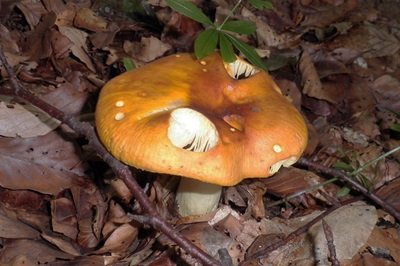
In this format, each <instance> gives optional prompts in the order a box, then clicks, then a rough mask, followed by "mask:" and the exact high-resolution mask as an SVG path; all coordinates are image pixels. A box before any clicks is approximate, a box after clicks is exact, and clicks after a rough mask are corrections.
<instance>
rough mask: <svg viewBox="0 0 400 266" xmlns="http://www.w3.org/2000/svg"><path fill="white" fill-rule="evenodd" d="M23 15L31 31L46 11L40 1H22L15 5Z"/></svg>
mask: <svg viewBox="0 0 400 266" xmlns="http://www.w3.org/2000/svg"><path fill="white" fill-rule="evenodd" d="M16 6H17V7H18V8H19V9H20V10H21V12H22V13H23V14H24V16H25V19H26V21H27V22H28V24H29V26H30V28H31V29H34V28H35V26H36V25H37V24H38V23H39V21H40V18H41V17H42V15H43V14H45V13H46V12H47V11H46V9H45V8H44V6H43V4H42V3H41V2H40V1H31V0H23V1H20V2H19V3H17V5H16Z"/></svg>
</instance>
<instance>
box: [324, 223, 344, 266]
mask: <svg viewBox="0 0 400 266" xmlns="http://www.w3.org/2000/svg"><path fill="white" fill-rule="evenodd" d="M322 228H323V229H324V234H325V238H326V242H327V244H328V250H329V260H330V261H331V263H332V266H340V262H339V260H338V259H337V257H336V247H335V242H334V241H333V233H332V229H331V227H330V226H329V224H328V223H327V222H325V220H324V219H322Z"/></svg>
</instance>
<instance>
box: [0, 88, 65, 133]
mask: <svg viewBox="0 0 400 266" xmlns="http://www.w3.org/2000/svg"><path fill="white" fill-rule="evenodd" d="M59 125H60V121H58V120H57V119H55V118H52V117H51V116H49V115H48V114H46V113H44V112H43V111H42V110H40V109H39V108H36V107H34V106H32V105H30V104H26V105H21V104H18V103H15V102H13V101H12V98H11V97H7V96H0V135H1V136H6V137H22V138H31V137H36V136H42V135H46V134H48V133H49V132H50V131H52V130H53V129H55V128H56V127H58V126H59Z"/></svg>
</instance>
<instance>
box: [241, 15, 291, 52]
mask: <svg viewBox="0 0 400 266" xmlns="http://www.w3.org/2000/svg"><path fill="white" fill-rule="evenodd" d="M242 16H243V17H244V18H245V19H248V20H250V21H252V22H254V23H255V24H256V28H257V30H256V33H257V38H258V46H259V47H260V48H271V47H280V48H284V47H288V46H290V43H291V42H289V40H290V39H289V37H288V36H285V35H280V34H278V33H277V32H276V31H275V30H274V29H273V28H272V27H270V26H269V25H268V24H267V23H266V22H265V21H263V20H262V19H260V18H259V17H257V16H256V15H254V14H253V13H252V12H251V11H250V10H248V9H246V8H243V9H242Z"/></svg>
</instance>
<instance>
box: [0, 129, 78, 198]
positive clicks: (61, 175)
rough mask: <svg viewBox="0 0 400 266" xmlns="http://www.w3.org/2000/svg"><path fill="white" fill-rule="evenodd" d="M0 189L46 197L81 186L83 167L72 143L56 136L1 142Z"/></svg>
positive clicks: (55, 134)
mask: <svg viewBox="0 0 400 266" xmlns="http://www.w3.org/2000/svg"><path fill="white" fill-rule="evenodd" d="M0 158H1V161H2V162H3V164H2V165H3V166H2V171H1V173H0V185H1V186H2V187H5V188H9V189H31V190H35V191H38V192H41V193H46V194H57V193H58V192H60V191H62V190H64V189H66V188H70V187H72V186H80V185H82V183H84V180H83V178H82V176H83V175H84V173H83V171H84V167H83V164H82V162H81V160H80V158H79V156H78V155H77V154H76V153H75V147H74V144H73V143H72V142H68V141H66V140H64V139H63V138H62V137H61V136H60V135H58V134H57V133H50V134H48V135H45V136H42V137H36V138H27V139H19V138H16V139H10V138H0Z"/></svg>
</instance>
